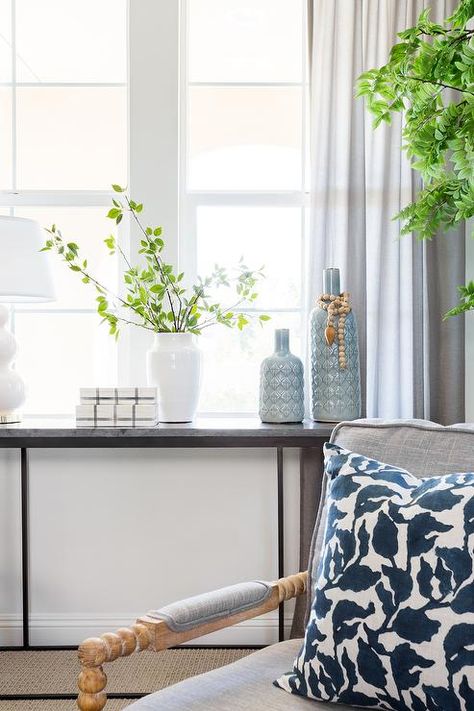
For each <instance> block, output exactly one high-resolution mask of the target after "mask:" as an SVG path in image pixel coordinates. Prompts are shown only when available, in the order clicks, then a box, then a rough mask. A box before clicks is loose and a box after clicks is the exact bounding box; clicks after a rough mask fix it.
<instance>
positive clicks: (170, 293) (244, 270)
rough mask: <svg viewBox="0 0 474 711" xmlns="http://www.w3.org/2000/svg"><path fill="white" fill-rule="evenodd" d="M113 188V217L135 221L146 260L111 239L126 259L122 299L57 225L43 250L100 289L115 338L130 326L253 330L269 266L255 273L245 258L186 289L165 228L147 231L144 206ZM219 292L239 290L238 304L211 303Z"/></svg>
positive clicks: (168, 330)
mask: <svg viewBox="0 0 474 711" xmlns="http://www.w3.org/2000/svg"><path fill="white" fill-rule="evenodd" d="M112 187H113V189H114V191H115V193H116V197H115V198H114V199H113V201H112V202H113V206H112V208H111V209H110V210H109V212H108V214H107V217H109V218H110V219H111V220H113V221H114V222H115V223H116V224H117V225H118V224H119V223H120V222H121V221H122V219H123V217H124V215H125V214H127V213H128V214H129V215H130V216H131V218H132V220H133V221H134V222H135V223H136V225H137V227H138V229H139V232H140V249H139V253H140V254H141V255H142V257H143V263H142V264H141V265H138V266H137V265H132V264H131V263H130V260H129V258H128V257H127V255H126V254H125V252H124V250H123V249H122V248H121V246H120V245H119V243H118V241H117V240H116V238H115V237H114V236H110V237H107V239H106V240H105V245H106V247H107V249H108V250H109V253H110V254H111V255H113V254H116V253H118V255H119V257H120V259H121V260H122V264H123V272H122V277H123V281H124V290H123V293H122V294H120V295H119V294H115V293H114V292H112V291H111V290H110V289H109V288H108V287H107V286H106V285H104V284H102V283H101V282H100V281H99V280H98V279H97V278H96V277H95V276H94V275H93V274H92V272H91V271H90V269H89V265H88V261H87V259H85V258H83V256H82V255H81V254H80V249H79V246H78V245H77V244H76V243H75V242H70V241H67V240H65V239H64V238H63V236H62V233H61V231H60V230H59V229H58V228H57V227H56V225H53V226H52V227H51V228H50V229H48V230H47V232H48V233H49V237H48V239H47V241H46V244H45V246H44V248H43V249H44V250H45V251H52V252H56V253H57V254H58V255H59V256H60V257H61V258H62V259H63V261H64V262H65V263H66V265H67V266H68V268H69V269H70V270H71V271H73V272H76V273H77V274H78V276H79V277H81V278H82V281H83V282H84V284H90V285H92V286H93V287H94V288H95V290H96V292H97V311H98V313H99V316H101V318H102V320H103V321H104V322H107V323H108V325H109V331H110V333H111V334H112V335H114V336H115V337H116V338H118V336H119V333H120V328H121V326H123V325H127V324H133V325H136V326H140V327H141V328H145V329H147V330H149V331H153V332H154V333H191V334H195V335H199V334H201V333H202V332H203V331H204V330H205V329H207V328H209V327H210V326H214V325H216V324H221V325H223V326H226V327H227V328H233V327H236V328H238V329H239V330H242V329H243V328H244V327H245V326H247V325H248V324H249V323H250V321H251V319H252V318H253V316H252V314H251V313H249V312H248V311H247V310H246V309H248V308H249V307H250V306H251V305H252V304H253V303H254V302H255V300H256V299H257V296H258V292H257V291H256V288H257V284H258V282H259V280H261V279H262V278H263V277H264V274H263V267H262V268H260V269H257V270H251V269H249V268H248V267H247V266H246V264H245V263H244V261H243V258H242V259H241V260H240V262H239V263H238V264H237V265H236V267H235V269H234V270H233V271H232V273H229V271H228V270H227V269H225V268H224V267H221V266H219V265H217V264H216V265H215V266H214V270H213V272H212V274H210V275H208V276H206V277H204V278H201V277H198V279H197V280H196V282H195V283H194V284H193V285H192V286H191V287H190V288H186V287H185V286H184V285H183V283H184V273H183V272H179V273H177V272H176V270H175V268H174V266H173V265H172V264H169V263H168V262H167V261H166V258H165V256H164V248H165V243H164V240H163V235H162V229H161V227H150V226H145V225H144V224H143V222H142V220H141V213H142V211H143V205H142V203H137V202H135V201H134V200H131V199H130V197H129V196H128V195H127V194H126V192H125V190H124V188H121V187H120V186H119V185H113V186H112ZM219 287H230V288H232V289H233V291H234V294H235V299H234V301H233V302H232V303H230V304H228V305H222V304H220V303H216V301H215V300H214V299H213V298H211V291H212V292H214V291H215V289H216V288H219ZM256 318H257V319H258V321H259V322H260V323H261V324H262V325H263V323H264V322H265V321H268V320H269V318H270V317H269V316H267V315H265V314H261V315H259V316H258V317H256Z"/></svg>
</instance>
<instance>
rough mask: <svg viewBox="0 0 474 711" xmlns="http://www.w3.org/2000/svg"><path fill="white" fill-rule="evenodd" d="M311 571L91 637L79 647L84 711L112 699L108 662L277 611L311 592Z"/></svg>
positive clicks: (241, 587) (198, 599)
mask: <svg viewBox="0 0 474 711" xmlns="http://www.w3.org/2000/svg"><path fill="white" fill-rule="evenodd" d="M307 580H308V573H307V572H304V573H297V574H296V575H289V576H288V577H286V578H280V580H277V581H276V582H273V583H264V582H258V581H255V582H252V583H241V584H238V585H231V586H230V587H227V588H221V589H220V590H216V591H214V592H212V593H206V594H204V595H197V596H195V597H191V598H188V599H186V600H183V601H181V602H176V603H173V604H171V605H167V606H166V607H163V608H161V609H160V610H152V611H151V612H149V613H148V614H147V615H144V616H143V617H140V618H139V619H138V620H137V623H136V624H135V625H132V626H131V627H130V628H121V629H119V630H117V632H116V633H112V632H108V633H106V634H103V635H102V636H101V637H91V638H90V639H86V640H85V642H83V643H82V644H81V645H80V647H79V661H80V663H81V672H80V674H79V680H78V685H79V697H78V700H77V705H78V706H79V708H80V709H81V711H101V709H103V708H104V706H105V704H106V701H107V695H106V693H105V686H106V683H107V677H106V675H105V673H104V671H103V669H102V664H104V663H105V662H112V661H114V660H115V659H118V658H119V657H124V656H128V655H129V654H132V652H134V651H137V652H139V651H141V650H142V649H148V648H151V649H154V650H155V651H160V650H163V649H167V648H168V647H173V646H175V645H178V644H182V643H183V642H188V641H189V640H191V639H195V638H196V637H201V636H203V635H206V634H209V633H210V632H215V631H216V630H219V629H223V628H224V627H230V626H231V625H235V624H237V623H239V622H242V621H243V620H248V619H250V618H252V617H258V616H259V615H264V614H265V613H267V612H270V611H271V610H275V609H276V608H277V607H278V606H279V604H280V603H281V602H283V601H284V600H290V599H291V598H293V597H297V596H298V595H302V594H303V593H305V592H306V585H307Z"/></svg>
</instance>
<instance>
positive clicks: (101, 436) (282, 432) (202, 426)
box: [0, 418, 332, 649]
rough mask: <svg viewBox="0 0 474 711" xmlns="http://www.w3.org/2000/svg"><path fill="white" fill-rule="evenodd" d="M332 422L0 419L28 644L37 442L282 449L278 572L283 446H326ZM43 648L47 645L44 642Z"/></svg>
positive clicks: (40, 444)
mask: <svg viewBox="0 0 474 711" xmlns="http://www.w3.org/2000/svg"><path fill="white" fill-rule="evenodd" d="M331 430H332V425H330V424H324V423H316V422H312V421H305V422H303V423H302V424H297V425H290V424H288V425H271V424H262V423H261V422H260V421H259V420H257V419H244V418H219V419H212V418H202V419H198V420H196V421H195V422H193V423H192V424H182V425H178V424H160V425H158V426H156V427H151V428H146V429H145V428H140V429H138V428H137V429H131V428H121V427H120V428H119V427H116V428H82V427H81V428H78V427H75V425H74V422H71V421H63V420H61V421H59V420H54V419H51V420H41V421H40V420H30V421H25V422H22V423H20V424H16V425H0V447H1V448H4V449H5V448H9V449H20V452H21V457H20V463H21V466H20V476H21V555H22V625H23V645H22V646H21V647H18V649H31V648H32V647H31V645H30V634H29V633H30V630H29V565H28V552H29V516H28V476H29V472H28V450H29V449H33V448H48V449H49V448H51V449H55V448H83V447H90V448H96V447H97V448H101V447H110V448H119V447H142V448H160V447H176V448H184V447H186V448H189V447H201V448H204V447H213V448H225V447H242V448H248V447H267V448H274V449H276V451H277V472H276V473H277V490H278V577H283V576H284V575H285V571H284V546H283V543H284V521H283V449H284V448H285V447H297V448H301V449H311V450H313V451H314V450H315V449H316V450H319V451H322V445H323V443H324V442H325V441H326V440H327V439H328V438H329V435H330V433H331ZM278 627H279V639H280V640H282V639H283V638H284V634H283V633H284V616H283V605H281V606H280V610H279V624H278ZM43 649H44V647H43Z"/></svg>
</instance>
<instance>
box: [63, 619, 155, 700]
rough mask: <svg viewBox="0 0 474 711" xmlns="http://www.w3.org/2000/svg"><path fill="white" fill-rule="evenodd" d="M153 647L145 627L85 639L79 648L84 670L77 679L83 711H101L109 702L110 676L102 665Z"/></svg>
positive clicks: (125, 629)
mask: <svg viewBox="0 0 474 711" xmlns="http://www.w3.org/2000/svg"><path fill="white" fill-rule="evenodd" d="M149 646H150V635H149V632H148V630H147V628H146V627H145V625H140V624H136V625H132V626H131V627H130V628H128V627H121V628H120V629H119V630H117V632H106V633H105V634H103V635H101V636H100V637H91V638H90V639H86V641H85V642H83V643H82V644H81V645H80V647H79V661H80V664H81V671H80V673H79V678H78V686H79V696H78V697H77V705H78V706H79V708H80V710H81V711H102V709H103V708H104V706H105V704H106V703H107V694H106V693H105V687H106V685H107V675H106V673H105V672H104V670H103V668H102V665H103V664H104V663H105V662H113V661H114V660H115V659H118V658H119V657H127V656H128V655H129V654H132V652H135V651H137V652H141V651H142V649H147V648H148V647H149Z"/></svg>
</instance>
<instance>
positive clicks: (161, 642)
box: [78, 420, 474, 711]
mask: <svg viewBox="0 0 474 711" xmlns="http://www.w3.org/2000/svg"><path fill="white" fill-rule="evenodd" d="M331 441H332V442H335V443H337V444H339V445H342V446H344V447H346V448H347V449H350V450H352V451H355V452H359V453H362V454H364V455H366V456H368V457H371V458H374V459H378V460H380V461H383V462H386V463H390V464H394V465H396V466H400V467H403V468H405V469H408V470H409V471H410V472H412V473H413V474H415V475H417V476H420V477H422V476H428V475H431V474H445V473H453V472H459V471H472V470H473V469H474V425H454V426H451V427H441V426H440V425H436V424H433V423H431V422H426V421H422V420H415V421H402V420H398V421H390V422H386V421H382V420H358V421H356V422H346V423H340V424H339V425H337V426H336V428H335V429H334V431H333V434H332V437H331ZM322 491H323V493H322V496H321V502H320V506H319V511H318V516H317V520H316V525H315V529H314V533H313V541H312V546H311V553H310V560H309V565H308V574H307V575H306V573H300V574H298V575H295V576H289V577H288V578H284V579H282V580H280V581H277V582H276V583H268V584H266V583H262V582H253V583H247V584H243V585H238V586H232V587H230V588H224V589H223V590H220V591H216V592H215V593H209V594H208V595H204V596H198V597H197V598H191V599H189V600H185V601H183V602H181V603H175V604H174V605H170V606H168V607H167V608H162V609H161V610H158V611H152V612H151V613H148V615H146V616H145V617H143V618H140V620H138V623H137V624H136V625H133V626H132V627H131V628H130V629H122V630H118V631H117V633H116V634H105V635H102V637H101V638H95V639H92V640H86V642H84V643H83V645H81V647H80V651H79V655H80V660H81V664H82V671H81V676H80V678H79V687H80V689H81V692H80V695H79V700H78V704H79V707H80V708H81V709H84V710H85V709H88V710H89V711H91V710H92V711H96V710H97V711H100V709H102V708H103V706H104V705H105V701H106V694H105V683H106V677H105V674H104V673H103V670H102V664H103V663H104V662H107V661H113V660H114V659H116V658H117V657H119V656H123V655H126V654H130V653H131V652H132V651H136V650H140V649H143V648H146V647H149V646H151V647H152V648H155V649H157V650H159V649H164V648H166V647H169V646H172V645H174V644H177V643H180V642H182V641H186V640H189V639H192V638H193V637H198V636H201V635H202V634H204V633H206V632H210V631H213V630H215V629H219V628H222V627H224V626H228V625H230V624H235V623H236V622H239V621H241V620H242V619H247V618H248V617H252V616H256V615H257V614H262V613H263V612H266V611H268V610H271V609H275V608H276V607H277V606H278V603H279V601H280V600H282V599H288V598H289V597H294V596H296V595H299V594H302V593H304V592H305V591H306V588H308V593H309V594H308V599H310V598H311V586H312V580H313V575H312V573H313V571H314V570H315V568H316V566H317V564H318V559H319V554H320V548H321V539H322V533H323V529H324V523H325V515H326V511H325V506H324V499H325V496H324V485H323V490H322ZM300 646H301V639H294V640H289V641H285V642H280V643H278V644H274V645H272V646H270V647H267V648H265V649H262V650H260V651H257V652H255V653H253V654H251V655H249V656H248V657H245V658H244V659H241V660H240V661H238V662H235V663H233V664H230V665H228V666H225V667H222V668H220V669H217V670H215V671H212V672H208V673H207V674H203V675H200V676H198V677H194V678H192V679H188V680H186V681H183V682H181V683H179V684H176V685H175V686H172V687H169V688H167V689H164V690H162V691H159V692H157V693H155V694H151V695H150V696H147V697H145V698H143V699H141V700H139V701H138V702H136V703H133V704H131V706H129V707H127V708H130V710H131V711H132V710H133V711H183V710H186V711H279V710H281V711H283V710H285V711H292V710H293V709H294V710H295V711H297V710H299V709H301V710H302V711H304V710H306V711H309V710H310V709H315V710H316V709H321V711H323V710H324V709H325V710H326V711H329V710H330V711H333V710H334V708H335V706H334V705H333V704H327V703H319V702H315V701H308V700H306V699H303V698H301V697H298V696H290V695H288V694H286V693H285V692H283V691H281V690H279V689H277V688H275V687H274V686H273V683H272V682H273V680H274V679H276V678H277V677H279V676H280V675H281V674H282V673H283V672H286V671H288V670H289V669H290V668H291V667H292V664H293V660H294V657H295V656H296V654H297V652H298V650H299V648H300ZM337 708H339V709H348V708H349V707H347V706H342V705H337Z"/></svg>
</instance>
